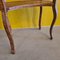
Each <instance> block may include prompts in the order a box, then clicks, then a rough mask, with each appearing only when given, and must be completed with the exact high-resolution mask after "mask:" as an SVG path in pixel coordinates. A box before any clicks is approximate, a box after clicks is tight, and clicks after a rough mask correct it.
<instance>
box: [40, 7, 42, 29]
mask: <svg viewBox="0 0 60 60" xmlns="http://www.w3.org/2000/svg"><path fill="white" fill-rule="evenodd" d="M41 18H42V6H40V15H39V29H41Z"/></svg>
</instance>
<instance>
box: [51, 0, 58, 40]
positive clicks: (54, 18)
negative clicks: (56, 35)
mask: <svg viewBox="0 0 60 60" xmlns="http://www.w3.org/2000/svg"><path fill="white" fill-rule="evenodd" d="M53 3H54V5H53V6H52V11H53V21H52V24H51V27H50V39H51V40H52V39H53V37H52V28H53V26H54V24H55V21H56V17H57V11H56V0H53Z"/></svg>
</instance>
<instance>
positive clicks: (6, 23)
mask: <svg viewBox="0 0 60 60" xmlns="http://www.w3.org/2000/svg"><path fill="white" fill-rule="evenodd" d="M2 20H3V25H4V29H5V31H6V33H7V36H8V39H9V42H10V46H11V53H12V54H14V53H15V49H14V42H13V38H12V33H11V26H10V24H9V21H8V18H7V13H5V12H4V11H2Z"/></svg>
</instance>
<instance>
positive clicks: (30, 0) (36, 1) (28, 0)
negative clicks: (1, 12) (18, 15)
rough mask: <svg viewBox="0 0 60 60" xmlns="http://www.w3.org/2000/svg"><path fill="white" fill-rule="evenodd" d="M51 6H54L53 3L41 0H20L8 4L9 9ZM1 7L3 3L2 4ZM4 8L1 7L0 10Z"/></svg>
mask: <svg viewBox="0 0 60 60" xmlns="http://www.w3.org/2000/svg"><path fill="white" fill-rule="evenodd" d="M39 5H40V6H51V5H53V2H52V1H41V0H20V1H12V2H6V6H7V8H10V9H15V8H21V7H30V6H31V7H32V6H39ZM0 6H1V3H0ZM1 8H2V6H1V7H0V9H1Z"/></svg>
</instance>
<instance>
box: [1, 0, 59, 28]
mask: <svg viewBox="0 0 60 60" xmlns="http://www.w3.org/2000/svg"><path fill="white" fill-rule="evenodd" d="M10 1H16V0H7V2H10ZM56 6H57V12H58V15H57V20H56V23H55V26H60V0H57V5H56ZM39 10H40V9H39V7H31V8H22V9H18V10H14V11H9V12H8V18H9V21H10V24H11V27H12V28H13V29H16V28H38V18H39ZM52 19H53V13H52V8H51V7H47V6H46V7H43V14H42V26H50V25H51V22H52ZM0 29H3V23H2V16H1V12H0Z"/></svg>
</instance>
